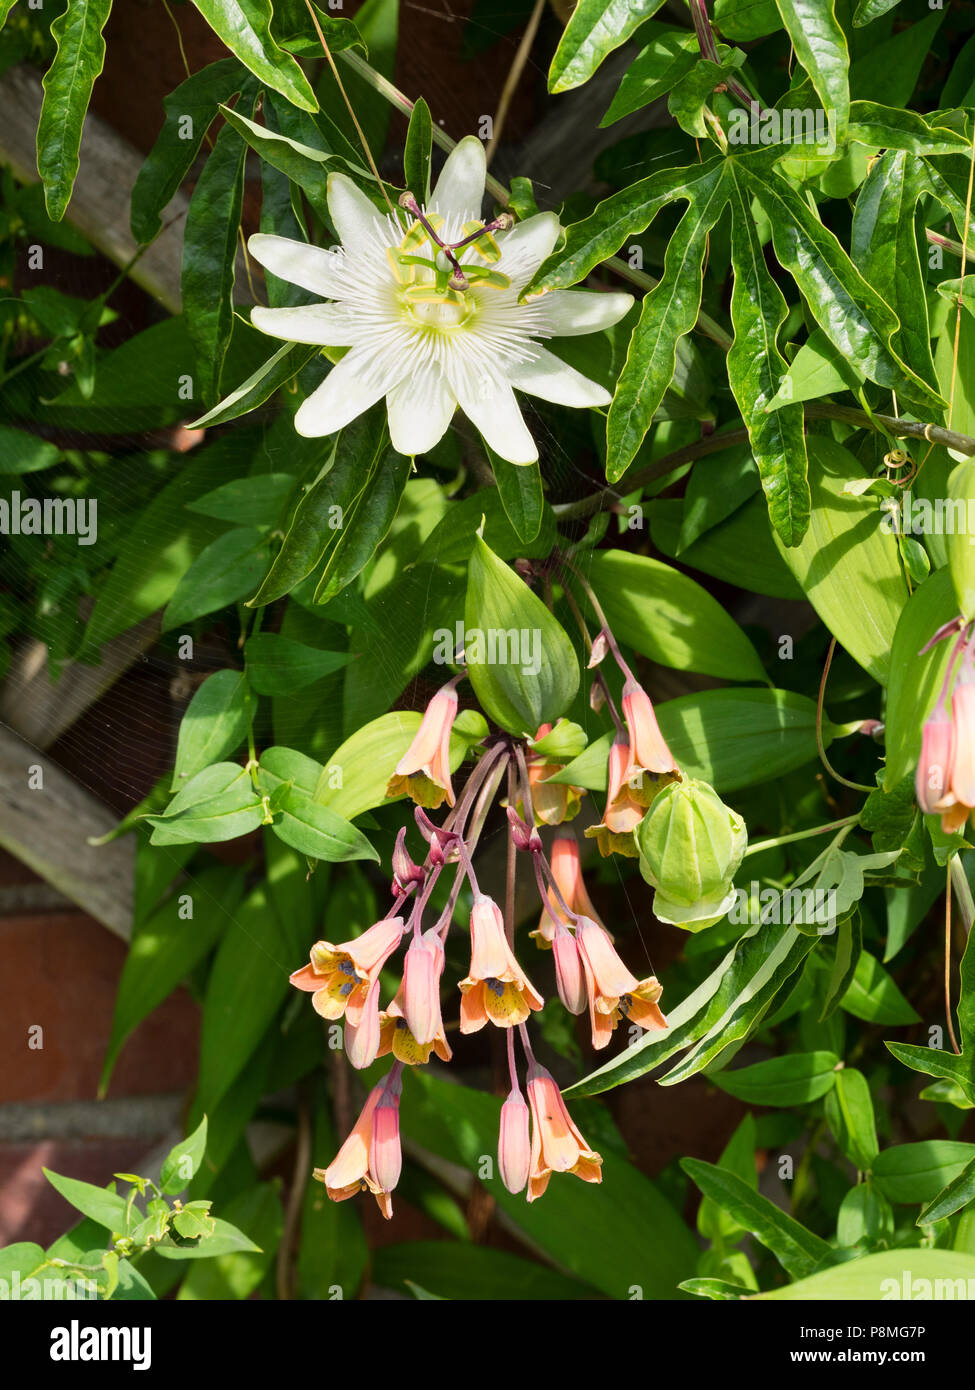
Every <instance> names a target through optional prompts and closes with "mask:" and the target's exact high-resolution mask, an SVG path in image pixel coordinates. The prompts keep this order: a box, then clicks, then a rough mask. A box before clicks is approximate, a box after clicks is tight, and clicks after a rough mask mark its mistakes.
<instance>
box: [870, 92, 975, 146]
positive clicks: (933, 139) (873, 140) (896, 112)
mask: <svg viewBox="0 0 975 1390" xmlns="http://www.w3.org/2000/svg"><path fill="white" fill-rule="evenodd" d="M847 139H848V140H855V141H856V142H857V143H858V144H860V145H869V146H870V148H871V149H878V148H880V149H884V148H886V149H887V150H906V151H908V152H909V153H911V154H964V153H965V151H966V150H967V149H968V141H967V140H966V139H965V137H964V135H960V134H959V133H958V132H957V131H955V130H951V129H950V127H948V126H944V125H934V124H932V121H931V120H927V119H925V117H924V116H919V115H918V114H917V112H916V111H905V110H904V109H903V108H898V107H896V106H881V105H880V104H879V102H875V101H855V102H853V103H852V105H851V106H850V124H849V126H848V128H847Z"/></svg>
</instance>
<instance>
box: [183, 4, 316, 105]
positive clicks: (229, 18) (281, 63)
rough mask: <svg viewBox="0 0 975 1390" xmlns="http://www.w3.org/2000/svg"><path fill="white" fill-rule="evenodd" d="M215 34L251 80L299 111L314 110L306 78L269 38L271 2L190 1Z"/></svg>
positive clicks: (288, 55)
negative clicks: (258, 80)
mask: <svg viewBox="0 0 975 1390" xmlns="http://www.w3.org/2000/svg"><path fill="white" fill-rule="evenodd" d="M193 4H194V5H195V6H196V8H197V9H198V10H199V11H200V14H201V15H202V16H203V18H204V19H205V20H206V22H207V23H208V24H209V26H210V28H211V29H212V30H213V31H214V33H215V34H218V35H219V37H220V38H221V39H222V40H223V42H224V43H225V44H226V45H227V47H228V48H229V49H230V51H231V53H233V54H235V55H236V57H238V58H239V59H240V61H241V62H242V63H243V65H244V67H245V68H249V69H250V71H251V72H252V73H253V74H254V76H255V77H257V78H260V80H261V81H262V82H266V83H267V85H268V86H269V87H273V89H274V90H275V91H276V92H280V93H281V95H282V96H285V97H287V98H288V100H289V101H290V102H293V103H294V105H295V106H298V107H300V108H301V109H302V110H303V111H317V110H318V102H317V101H316V100H315V93H314V92H313V91H312V89H311V87H310V86H309V83H308V79H307V77H306V76H305V74H304V73H303V72H302V70H301V68H300V67H299V66H298V64H297V63H296V62H295V60H294V58H292V57H291V55H290V54H289V53H285V51H284V49H282V48H279V47H278V45H277V44H276V43H275V41H274V39H273V38H272V37H271V16H272V10H271V0H193Z"/></svg>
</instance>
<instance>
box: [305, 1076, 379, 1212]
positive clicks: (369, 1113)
mask: <svg viewBox="0 0 975 1390" xmlns="http://www.w3.org/2000/svg"><path fill="white" fill-rule="evenodd" d="M385 1090H386V1083H385V1082H384V1081H383V1082H380V1084H379V1085H378V1086H374V1087H373V1088H372V1090H371V1091H370V1092H369V1097H368V1099H367V1100H366V1103H365V1105H364V1106H363V1107H362V1113H361V1114H360V1115H359V1118H358V1119H357V1120H356V1122H355V1125H354V1126H353V1129H352V1132H351V1134H350V1135H349V1137H348V1138H347V1139H346V1141H345V1143H344V1144H343V1145H342V1147H341V1148H340V1149H339V1151H338V1153H337V1154H336V1155H335V1157H334V1158H333V1159H332V1162H331V1163H330V1164H329V1165H328V1167H327V1168H316V1169H315V1170H314V1176H315V1177H316V1178H317V1179H318V1181H319V1182H321V1183H324V1185H325V1191H326V1192H327V1193H328V1196H329V1197H330V1199H331V1200H332V1201H333V1202H344V1201H346V1200H347V1199H348V1198H349V1197H354V1196H355V1194H356V1193H357V1192H371V1193H372V1194H373V1196H374V1197H375V1198H376V1201H377V1203H378V1204H379V1210H380V1211H381V1212H382V1214H383V1216H385V1218H386V1220H387V1221H388V1220H389V1218H390V1217H391V1216H392V1214H393V1204H392V1201H391V1199H390V1195H389V1192H387V1191H384V1189H383V1187H382V1185H381V1184H380V1182H379V1179H378V1177H377V1175H376V1172H375V1169H374V1168H373V1129H374V1125H375V1113H376V1107H377V1106H378V1104H379V1100H380V1097H381V1096H382V1095H383V1094H384V1093H385Z"/></svg>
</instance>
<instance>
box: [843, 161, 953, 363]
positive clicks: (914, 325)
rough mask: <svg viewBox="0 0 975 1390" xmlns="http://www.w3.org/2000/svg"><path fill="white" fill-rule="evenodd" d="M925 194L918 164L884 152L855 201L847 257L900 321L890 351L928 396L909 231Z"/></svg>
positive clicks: (921, 292)
mask: <svg viewBox="0 0 975 1390" xmlns="http://www.w3.org/2000/svg"><path fill="white" fill-rule="evenodd" d="M925 192H927V180H926V176H925V170H924V165H923V164H922V163H921V161H920V160H919V159H918V158H917V157H916V156H914V155H911V154H908V153H907V152H906V151H904V150H894V149H888V150H887V151H886V152H885V153H884V154H883V155H882V156H881V158H880V159H878V160H877V162H876V163H875V164H874V166H873V168H872V169H871V170H870V172H869V174H868V175H867V177H866V180H865V181H864V183H863V186H862V188H861V189H860V192H859V194H858V195H857V202H856V208H855V210H854V213H853V230H852V232H851V236H850V255H851V257H852V259H853V263H854V265H855V266H856V267H857V269H858V270H859V271H860V273H861V274H862V276H863V278H864V279H865V280H867V281H869V283H870V284H871V285H873V287H874V289H875V290H877V291H879V293H880V294H881V295H883V297H884V299H885V300H886V301H887V303H888V304H889V305H890V307H891V308H892V309H893V310H894V312H895V313H896V315H897V317H898V319H899V320H900V328H899V329H898V330H897V332H896V333H895V334H894V337H893V339H892V346H893V348H894V350H895V351H896V352H897V353H898V355H899V356H900V357H902V358H903V360H904V361H905V362H906V363H907V364H908V365H909V366H910V367H912V368H913V370H914V371H915V372H917V374H918V376H920V377H922V378H923V380H924V381H926V382H927V384H928V385H929V386H930V387H931V388H932V390H934V389H936V388H937V377H936V375H935V371H934V360H933V358H932V356H931V326H930V324H929V323H928V307H927V297H926V287H925V278H924V273H923V271H922V269H921V261H920V258H919V256H918V249H917V236H916V234H915V229H914V209H915V207H916V205H917V201H918V199H919V198H920V197H921V196H922V194H924V193H925Z"/></svg>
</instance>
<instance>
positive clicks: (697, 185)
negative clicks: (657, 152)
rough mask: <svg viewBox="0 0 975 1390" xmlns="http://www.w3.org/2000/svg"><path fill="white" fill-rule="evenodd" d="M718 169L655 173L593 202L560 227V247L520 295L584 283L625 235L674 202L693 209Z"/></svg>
mask: <svg viewBox="0 0 975 1390" xmlns="http://www.w3.org/2000/svg"><path fill="white" fill-rule="evenodd" d="M723 167H724V161H723V160H721V159H709V160H708V161H707V162H706V163H705V164H694V165H691V166H690V167H689V168H685V169H661V170H660V171H659V172H658V173H656V174H651V175H650V176H649V178H645V179H640V180H639V182H637V183H634V184H631V185H630V186H629V187H628V188H624V189H622V190H621V192H619V193H614V194H613V195H612V197H610V198H606V199H605V200H604V201H603V202H601V203H599V204H598V205H597V207H596V210H595V212H593V213H592V215H591V216H590V217H587V218H585V220H584V221H582V222H574V223H572V224H571V225H570V226H568V227H566V228H565V229H564V230H565V240H564V242H563V245H562V246H561V248H560V249H558V250H556V251H554V252H553V253H552V255H551V256H549V257H548V259H547V260H545V261H543V262H542V264H541V266H540V267H539V270H538V271H537V273H536V275H535V277H534V279H533V280H532V281H531V283H530V284H529V285H528V286H527V287H526V288H525V289H524V290H523V291H522V292H521V298H522V299H523V300H524V299H525V298H526V297H527V296H529V295H532V294H535V293H536V292H538V291H541V290H558V289H567V288H568V287H569V286H571V285H575V284H578V283H579V281H580V280H584V279H585V278H586V276H587V275H588V274H589V273H590V271H592V270H594V269H595V268H596V266H597V265H599V264H600V263H601V262H602V261H604V260H606V258H607V257H608V256H612V255H613V253H614V252H615V251H617V250H619V248H620V247H621V246H622V245H623V243H624V242H625V241H626V239H627V237H629V236H635V235H638V234H639V233H640V232H643V231H646V229H647V228H648V227H649V226H650V224H651V222H652V221H653V219H654V218H655V217H656V215H657V213H658V212H659V211H660V210H661V208H663V207H666V206H667V204H668V203H672V202H674V201H675V200H677V199H679V198H684V199H686V200H687V201H688V202H690V203H694V204H695V205H697V204H698V203H700V202H701V201H702V197H703V195H702V192H701V189H702V188H703V189H704V190H705V191H706V190H708V189H711V188H712V187H713V185H714V182H715V179H716V178H720V176H721V171H722V169H723Z"/></svg>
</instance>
